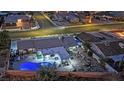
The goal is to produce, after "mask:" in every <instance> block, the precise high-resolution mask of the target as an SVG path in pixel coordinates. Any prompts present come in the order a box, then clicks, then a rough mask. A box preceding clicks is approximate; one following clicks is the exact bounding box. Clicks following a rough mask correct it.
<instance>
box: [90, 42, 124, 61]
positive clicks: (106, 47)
mask: <svg viewBox="0 0 124 93" xmlns="http://www.w3.org/2000/svg"><path fill="white" fill-rule="evenodd" d="M91 49H92V50H93V51H94V52H95V54H96V55H98V56H99V57H103V58H111V59H113V60H114V61H115V62H117V61H123V60H124V41H122V40H116V41H105V42H99V43H92V47H91Z"/></svg>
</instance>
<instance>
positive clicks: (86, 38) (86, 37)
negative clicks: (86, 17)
mask: <svg viewBox="0 0 124 93" xmlns="http://www.w3.org/2000/svg"><path fill="white" fill-rule="evenodd" d="M76 37H77V38H78V39H79V40H80V41H82V42H83V43H84V42H100V41H101V39H100V38H99V37H96V36H94V35H92V34H90V33H86V32H82V33H80V34H78V35H77V36H76Z"/></svg>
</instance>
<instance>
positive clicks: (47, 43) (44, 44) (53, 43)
mask: <svg viewBox="0 0 124 93" xmlns="http://www.w3.org/2000/svg"><path fill="white" fill-rule="evenodd" d="M74 45H76V41H75V40H74V38H73V37H70V36H66V37H64V39H63V41H62V40H61V39H59V38H58V37H50V38H38V39H30V40H18V41H17V48H18V49H28V48H36V49H47V48H53V47H60V46H64V47H65V48H68V47H71V46H74Z"/></svg>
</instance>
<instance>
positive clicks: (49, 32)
mask: <svg viewBox="0 0 124 93" xmlns="http://www.w3.org/2000/svg"><path fill="white" fill-rule="evenodd" d="M106 29H107V30H111V29H124V23H113V24H104V25H82V26H79V27H70V28H65V29H55V28H49V29H39V30H32V31H27V32H26V31H23V32H9V35H10V37H11V38H24V37H36V36H47V35H55V34H69V33H78V32H93V31H103V30H106Z"/></svg>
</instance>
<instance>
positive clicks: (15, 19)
mask: <svg viewBox="0 0 124 93" xmlns="http://www.w3.org/2000/svg"><path fill="white" fill-rule="evenodd" d="M4 20H5V22H4V25H3V27H2V28H3V29H17V28H18V29H30V17H28V16H26V15H8V16H7V17H5V18H4Z"/></svg>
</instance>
